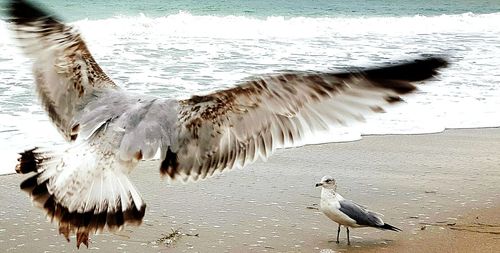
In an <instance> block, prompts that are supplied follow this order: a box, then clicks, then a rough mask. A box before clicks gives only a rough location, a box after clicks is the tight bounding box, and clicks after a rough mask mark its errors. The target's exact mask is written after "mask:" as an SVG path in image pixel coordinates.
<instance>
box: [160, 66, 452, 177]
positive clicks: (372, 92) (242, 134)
mask: <svg viewBox="0 0 500 253" xmlns="http://www.w3.org/2000/svg"><path fill="white" fill-rule="evenodd" d="M446 64H447V62H446V61H445V60H443V59H440V58H428V59H423V60H415V61H412V62H409V63H404V64H399V65H394V66H389V67H382V68H376V69H369V70H364V71H353V72H345V73H300V72H290V73H284V74H277V75H268V76H262V77H258V78H254V79H252V80H249V81H247V82H245V83H243V84H241V85H238V86H236V87H234V88H231V89H227V90H222V91H219V92H215V93H212V94H209V95H206V96H193V97H192V98H190V99H187V100H183V101H180V102H179V106H180V109H179V115H178V119H179V135H178V138H177V140H176V141H175V142H174V143H175V145H173V146H172V147H170V148H169V149H168V150H166V152H165V153H164V160H163V162H162V165H161V172H162V173H163V174H167V175H168V176H170V177H171V178H175V177H177V176H181V177H182V178H184V179H185V178H192V179H195V180H196V179H198V178H205V177H206V176H207V175H212V174H213V173H214V172H215V171H218V170H219V171H220V170H223V169H225V168H232V167H235V166H244V165H245V164H247V163H248V162H252V161H254V160H255V159H256V158H258V157H262V158H265V157H267V156H269V155H270V154H271V153H272V152H273V150H275V149H276V148H280V147H284V146H285V145H287V146H288V145H293V144H294V143H296V142H297V141H300V140H302V139H303V138H304V136H305V135H307V134H309V133H310V134H314V133H316V132H318V131H321V130H329V129H330V128H332V127H335V125H338V124H340V125H347V124H349V122H352V121H360V120H363V116H364V115H365V114H368V113H370V112H382V111H383V108H382V107H383V106H384V105H387V104H391V103H395V102H399V101H402V99H401V97H400V95H403V94H407V93H410V92H413V91H414V90H415V89H416V87H415V86H414V85H413V84H412V83H413V82H416V81H421V80H425V79H428V78H430V77H432V76H434V75H435V74H436V73H437V72H436V70H437V69H438V68H440V67H443V66H445V65H446Z"/></svg>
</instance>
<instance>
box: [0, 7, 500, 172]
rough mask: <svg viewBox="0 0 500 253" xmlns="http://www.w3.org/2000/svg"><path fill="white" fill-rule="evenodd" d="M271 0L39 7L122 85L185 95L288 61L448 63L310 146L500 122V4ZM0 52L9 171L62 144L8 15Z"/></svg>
mask: <svg viewBox="0 0 500 253" xmlns="http://www.w3.org/2000/svg"><path fill="white" fill-rule="evenodd" d="M268 2H269V1H263V0H261V1H242V0H240V1H236V0H228V1H212V2H208V3H207V2H205V3H199V2H198V1H192V0H190V1H148V2H147V3H143V2H141V1H120V2H118V1H117V2H114V3H108V2H106V3H104V2H102V1H95V0H87V1H79V2H78V3H66V1H62V0H58V1H44V5H45V6H46V7H48V8H50V9H53V10H54V11H56V12H57V13H60V15H61V17H63V18H64V19H66V20H68V21H69V22H71V24H72V25H74V26H76V27H78V29H79V30H80V32H81V33H82V34H83V37H84V39H85V40H86V42H87V44H88V46H89V48H90V50H91V52H92V53H93V54H94V58H96V60H97V61H98V63H99V64H100V65H101V66H102V67H103V69H104V70H105V71H106V72H107V73H108V75H109V76H110V77H111V78H112V79H113V80H114V81H115V82H116V83H117V84H119V85H120V86H122V87H124V88H125V89H127V90H130V91H134V92H139V93H144V94H154V95H158V96H162V97H189V95H191V94H194V93H206V92H209V91H212V90H216V89H220V88H224V87H229V86H231V85H234V84H235V83H237V82H238V81H239V80H241V79H244V78H245V77H248V76H250V75H257V74H263V73H269V72H275V71H279V70H283V69H296V70H319V71H333V70H342V69H345V68H347V67H351V66H359V67H362V66H377V65H379V64H382V63H390V62H397V61H400V60H405V59H413V58H418V57H420V56H422V55H430V54H432V55H442V56H446V57H448V58H449V60H450V61H451V62H452V64H451V66H450V67H449V68H447V69H444V70H443V71H442V73H441V75H440V76H439V77H438V78H436V79H435V80H433V81H430V82H426V83H425V84H423V85H422V86H421V87H420V91H419V94H417V95H412V96H409V97H407V102H406V103H405V104H402V105H399V106H395V107H392V108H390V109H389V110H388V112H387V113H385V114H377V115H372V116H369V117H368V119H367V122H366V123H360V124H357V125H355V126H353V127H350V128H338V129H336V130H335V131H334V132H332V133H323V134H321V135H318V136H315V138H310V139H309V140H308V141H307V142H305V143H304V144H308V143H320V142H329V141H348V140H356V139H359V138H361V135H367V134H415V133H433V132H440V131H443V130H444V129H446V128H471V127H496V126H500V117H499V116H500V113H498V112H497V110H498V108H500V71H499V70H500V67H499V66H500V60H499V59H500V26H499V25H498V24H500V1H496V0H495V1H487V0H483V1H470V0H461V1H440V3H436V4H435V3H433V2H434V1H429V0H426V1H423V0H422V1H417V0H415V1H407V0H400V1H382V0H374V1H349V2H348V3H344V2H345V1H323V0H318V1H272V2H273V3H268ZM0 6H2V8H5V1H4V0H2V1H0ZM2 15H4V13H3V9H2ZM0 52H1V53H0V158H1V159H2V161H3V163H2V165H1V166H0V173H12V172H13V171H14V165H15V162H16V158H17V155H16V153H17V152H20V151H22V150H24V149H27V148H31V147H33V146H48V147H50V146H54V145H56V146H58V145H62V144H63V143H64V142H63V139H62V138H61V137H60V136H59V133H58V132H57V131H56V130H55V128H54V127H53V126H52V125H51V123H50V122H49V121H48V118H47V116H46V115H45V113H44V112H43V111H42V110H41V107H40V105H39V103H38V101H37V98H36V95H35V91H34V88H33V77H32V75H31V70H30V61H29V60H28V59H27V58H25V57H24V56H22V54H21V52H20V51H19V49H18V48H17V46H16V43H15V41H13V40H12V38H11V34H10V32H9V31H8V28H7V26H6V22H4V21H0Z"/></svg>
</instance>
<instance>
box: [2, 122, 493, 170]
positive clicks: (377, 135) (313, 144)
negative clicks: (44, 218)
mask: <svg viewBox="0 0 500 253" xmlns="http://www.w3.org/2000/svg"><path fill="white" fill-rule="evenodd" d="M482 129H486V130H487V129H500V126H487V127H470V128H445V129H444V130H443V131H439V132H431V133H410V134H408V133H402V134H398V133H396V134H362V135H361V138H360V139H355V140H347V141H332V142H322V143H311V144H304V145H301V146H296V147H285V148H282V149H281V150H289V149H295V148H301V147H306V146H315V145H328V144H334V143H351V142H358V141H362V140H363V138H365V137H386V136H387V137H393V136H426V135H435V134H442V133H446V132H448V131H455V130H458V131H460V130H482ZM19 152H21V150H20V151H19ZM155 160H159V158H155V159H152V160H143V163H144V162H145V163H147V162H148V161H155ZM16 164H17V163H16ZM14 166H15V165H14ZM12 170H13V172H11V173H3V174H2V173H0V179H1V178H2V177H3V176H8V175H16V172H15V170H14V169H12Z"/></svg>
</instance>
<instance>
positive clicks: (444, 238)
mask: <svg viewBox="0 0 500 253" xmlns="http://www.w3.org/2000/svg"><path fill="white" fill-rule="evenodd" d="M499 152H500V129H497V128H490V129H462V130H447V131H445V132H444V133H437V134H428V135H390V136H365V137H364V138H363V139H362V140H360V141H356V142H347V143H332V144H324V145H313V146H306V147H301V148H296V149H287V150H278V152H276V154H275V155H274V156H272V157H271V158H270V159H269V160H268V161H267V162H261V161H259V162H257V163H255V164H253V165H250V166H248V167H247V168H245V169H239V170H234V171H231V172H229V173H225V174H222V175H218V176H216V177H214V178H211V179H209V180H205V181H201V182H198V183H190V184H181V183H176V184H172V185H171V184H168V183H167V181H166V180H160V177H159V172H158V168H156V167H154V166H152V164H150V163H147V162H146V163H144V164H143V165H142V166H140V167H139V168H138V169H137V170H135V171H134V172H133V173H132V176H131V177H132V179H133V182H134V183H135V184H136V185H137V188H138V189H139V190H140V191H141V193H142V194H143V197H144V199H145V200H146V202H147V204H148V207H147V212H146V216H145V220H144V222H143V224H142V226H140V227H125V228H124V229H123V230H122V231H119V232H115V233H107V232H106V233H103V234H100V235H96V236H93V237H92V239H91V244H90V247H89V248H88V249H86V248H83V249H80V250H79V252H87V251H102V252H500V215H499V213H500V153H499ZM327 174H328V175H332V176H334V177H335V178H336V179H337V182H338V185H339V186H338V191H339V193H341V194H342V195H343V196H344V197H346V198H350V199H353V200H354V201H356V202H358V203H361V204H364V205H366V206H368V207H369V208H370V209H372V210H374V211H377V212H381V213H383V214H384V215H385V217H384V221H385V222H387V223H389V224H392V225H394V226H397V227H399V228H401V229H402V230H403V232H400V233H395V232H387V231H379V230H376V229H369V228H363V229H353V230H351V242H352V245H351V246H347V245H346V239H345V230H342V233H341V242H340V244H338V245H337V244H336V243H335V242H333V240H334V239H335V235H336V228H337V225H336V224H335V223H333V222H332V221H330V220H329V219H328V218H326V216H324V215H323V214H322V213H320V212H319V211H318V210H316V208H317V206H318V204H319V196H320V189H319V188H315V187H314V185H315V183H316V182H318V181H319V180H320V179H321V177H322V176H324V175H327ZM24 178H25V177H24V176H20V175H6V176H1V177H0V190H1V192H2V193H1V195H0V203H2V204H1V205H2V206H1V209H0V248H1V251H2V252H74V251H78V250H77V249H76V247H75V242H74V239H73V240H72V242H71V243H67V242H66V240H65V239H64V238H63V237H62V236H60V235H58V233H57V229H56V226H55V224H50V223H49V222H48V221H47V220H46V219H45V217H44V215H43V214H42V212H41V210H38V209H37V208H35V207H33V206H32V205H31V202H30V200H29V198H28V196H27V195H26V194H25V193H24V192H21V191H20V190H19V186H18V185H19V183H20V182H21V181H22V180H23V179H24ZM173 231H178V232H177V233H173Z"/></svg>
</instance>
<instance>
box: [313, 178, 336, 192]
mask: <svg viewBox="0 0 500 253" xmlns="http://www.w3.org/2000/svg"><path fill="white" fill-rule="evenodd" d="M319 186H321V187H323V188H326V189H333V190H336V189H337V182H335V179H334V178H333V177H332V176H324V177H323V178H322V179H321V182H320V183H317V184H316V187H319Z"/></svg>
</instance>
